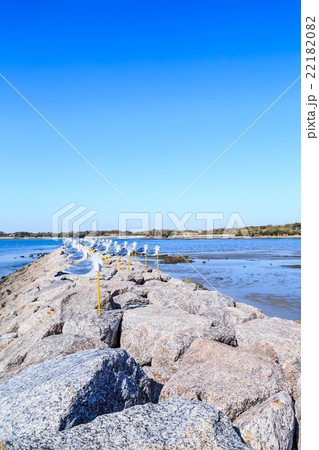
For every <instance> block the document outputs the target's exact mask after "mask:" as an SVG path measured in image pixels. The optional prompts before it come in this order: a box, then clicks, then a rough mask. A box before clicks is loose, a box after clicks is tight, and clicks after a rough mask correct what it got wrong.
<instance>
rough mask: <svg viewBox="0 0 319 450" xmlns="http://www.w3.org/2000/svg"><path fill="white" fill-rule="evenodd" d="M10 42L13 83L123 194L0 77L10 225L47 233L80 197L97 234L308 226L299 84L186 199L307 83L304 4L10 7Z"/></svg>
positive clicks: (6, 31)
mask: <svg viewBox="0 0 319 450" xmlns="http://www.w3.org/2000/svg"><path fill="white" fill-rule="evenodd" d="M0 46H1V50H0V51H1V69H0V72H1V73H2V74H3V76H5V77H6V78H7V79H8V80H9V81H10V82H11V83H12V84H13V85H14V86H15V87H16V88H17V89H18V90H19V91H20V92H21V93H22V94H23V95H24V96H25V97H26V98H27V99H28V100H29V101H30V102H31V103H32V104H33V105H34V106H35V107H36V108H37V109H38V110H39V111H40V112H41V114H43V116H45V117H46V118H47V119H48V120H49V121H50V122H51V123H52V124H53V125H54V126H55V127H56V128H57V129H58V130H59V131H60V132H61V133H62V134H63V135H64V136H65V137H66V138H67V139H68V140H69V141H70V142H71V143H72V144H73V145H74V146H75V147H76V148H77V149H78V150H79V151H80V152H81V153H82V154H83V155H84V156H85V157H86V158H87V159H88V160H89V161H90V162H91V163H92V164H93V165H94V166H95V167H96V168H97V169H98V170H99V171H100V172H101V173H102V174H103V175H104V176H105V177H106V178H107V179H109V180H110V181H111V183H113V184H114V185H115V186H116V187H117V189H118V190H119V191H120V192H121V193H122V194H123V195H124V196H125V200H124V199H122V198H121V197H120V196H119V195H118V194H117V193H116V192H115V191H114V190H113V189H112V188H111V187H110V186H109V185H108V184H107V183H106V182H105V181H104V180H103V179H102V178H101V177H100V176H99V175H97V174H96V172H95V171H94V170H93V169H92V168H91V167H90V166H89V165H88V164H87V163H86V162H85V161H84V160H83V159H82V158H81V157H80V156H79V155H77V154H76V152H75V151H74V150H73V149H72V148H71V147H70V146H68V144H67V143H66V142H65V141H64V140H63V139H62V138H61V137H60V136H59V135H58V134H57V133H56V132H55V131H54V130H52V129H51V128H50V127H49V126H48V124H47V123H45V121H44V120H43V119H42V118H41V117H39V116H38V115H37V114H36V113H35V112H34V111H33V110H32V109H31V108H30V106H29V105H28V104H27V103H26V102H25V101H23V100H22V99H21V98H20V97H19V96H18V95H17V94H16V93H15V92H14V91H13V90H12V88H10V86H8V85H7V84H6V83H5V81H4V80H3V79H0V123H1V141H0V142H1V178H0V183H1V200H0V207H1V221H0V230H2V231H17V230H29V231H50V230H51V216H52V214H53V213H54V212H55V211H57V210H58V209H59V208H62V207H63V206H64V205H66V204H68V203H70V202H76V203H78V204H79V205H85V206H87V207H88V208H89V209H96V210H97V211H98V212H99V213H98V225H99V228H100V229H111V228H117V224H118V213H119V212H149V213H150V214H151V217H152V215H153V213H154V212H163V213H164V214H165V213H166V212H175V213H176V215H177V216H182V215H183V214H184V213H185V212H193V213H195V212H223V213H224V216H225V221H226V220H227V218H228V217H229V214H230V213H231V212H239V213H240V214H241V217H242V218H243V220H244V222H245V223H246V224H247V225H259V224H268V223H273V224H283V223H288V222H295V221H299V220H300V186H299V184H300V81H298V83H296V85H294V86H293V87H292V88H291V90H289V92H287V94H286V95H285V96H284V97H282V98H281V99H280V100H279V101H278V103H276V104H275V105H274V106H273V108H271V110H270V111H269V112H267V114H266V115H265V116H264V117H262V118H261V119H260V121H258V123H257V124H256V125H254V127H253V128H252V129H251V130H249V131H248V133H247V134H246V135H245V136H244V137H243V138H242V139H241V140H240V141H239V142H238V143H236V144H235V145H234V147H232V148H231V149H230V150H229V151H228V152H227V154H226V155H225V156H223V157H222V158H221V159H220V161H219V162H218V163H217V164H216V165H215V166H214V167H212V168H211V169H210V170H209V171H208V172H207V173H206V174H205V175H204V176H203V177H202V178H201V179H200V180H199V181H198V182H197V183H196V184H195V185H194V186H193V187H192V188H191V189H190V190H189V191H188V192H187V193H186V194H185V195H184V196H183V197H182V198H181V199H179V200H178V197H179V196H180V194H181V193H182V192H183V191H184V189H186V188H187V186H189V185H190V183H192V182H193V181H194V179H196V178H197V177H198V176H199V175H200V174H201V173H202V172H203V171H204V170H205V169H206V168H207V167H208V166H209V165H210V164H211V163H212V162H213V161H214V160H215V159H216V158H217V157H218V156H219V155H220V154H221V153H223V152H224V150H225V149H226V148H227V147H228V146H229V145H230V144H231V143H232V142H233V141H234V140H235V139H236V138H237V137H238V136H239V135H240V134H241V133H242V132H243V131H244V130H245V129H246V128H247V127H248V126H249V125H250V124H251V123H252V122H253V121H254V120H255V119H256V118H257V117H258V116H259V115H260V114H261V113H263V111H264V110H265V109H266V108H267V107H268V106H269V105H270V104H271V103H272V102H273V101H274V100H275V99H276V98H277V97H278V96H279V95H280V94H281V93H282V92H283V91H284V90H285V89H286V88H287V87H288V86H289V85H290V84H291V83H292V82H293V81H295V80H296V78H297V77H298V76H299V75H300V5H299V2H297V1H279V2H278V1H272V0H270V1H269V0H267V1H265V0H264V1H263V2H261V1H257V2H256V1H254V2H253V1H245V2H238V1H229V2H227V6H226V4H225V3H222V2H214V1H197V2H187V1H186V2H185V1H175V2H168V1H161V2H159V1H157V2H155V1H154V2H150V1H136V2H130V1H118V2H110V1H100V2H97V1H91V2H79V1H77V2H73V1H69V2H59V1H56V2H40V1H30V2H24V1H23V2H22V1H20V2H18V1H11V2H6V3H4V2H3V3H2V5H1V14H0ZM225 221H220V222H217V223H216V225H217V226H222V225H224V224H225ZM164 226H166V227H170V226H171V224H170V221H169V219H165V221H164ZM188 226H189V228H199V227H200V226H201V223H198V222H197V221H195V220H194V219H193V218H192V219H191V220H190V221H189V222H188ZM84 228H85V226H84Z"/></svg>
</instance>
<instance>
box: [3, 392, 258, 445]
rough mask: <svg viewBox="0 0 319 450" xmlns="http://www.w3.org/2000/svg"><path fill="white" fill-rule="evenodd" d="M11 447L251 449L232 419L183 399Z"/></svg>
mask: <svg viewBox="0 0 319 450" xmlns="http://www.w3.org/2000/svg"><path fill="white" fill-rule="evenodd" d="M6 444H7V448H8V449H15V450H27V449H28V450H29V449H35V448H36V449H40V450H41V449H47V450H49V449H52V450H53V449H54V450H59V449H61V450H62V449H63V450H64V449H70V450H75V449H76V450H80V449H81V450H84V449H85V450H87V449H97V450H102V449H103V450H104V449H110V450H115V449H121V448H123V449H129V450H150V449H166V450H173V449H174V450H175V449H179V450H186V449H198V450H199V449H201V450H211V449H214V450H230V449H231V450H244V449H248V448H249V447H247V445H245V444H244V443H243V442H242V441H241V439H240V438H239V436H238V435H237V433H236V431H235V429H234V428H233V426H232V424H231V422H230V420H229V419H228V417H227V416H226V415H225V414H223V413H221V412H220V411H218V410H216V409H215V408H213V407H212V406H209V405H205V404H204V403H199V402H191V401H188V400H183V399H170V400H168V401H167V402H165V403H162V404H159V405H154V404H150V403H149V404H147V405H143V406H134V407H133V408H130V409H126V410H125V411H122V412H118V413H115V414H109V415H103V416H99V417H97V418H96V419H95V420H93V422H90V423H86V424H83V425H78V426H76V427H74V428H71V429H68V430H65V431H61V432H60V433H57V434H54V435H51V436H50V435H48V434H45V435H44V436H42V437H41V438H38V437H35V436H28V435H23V436H20V437H19V438H15V437H13V438H11V439H10V440H9V441H7V442H6Z"/></svg>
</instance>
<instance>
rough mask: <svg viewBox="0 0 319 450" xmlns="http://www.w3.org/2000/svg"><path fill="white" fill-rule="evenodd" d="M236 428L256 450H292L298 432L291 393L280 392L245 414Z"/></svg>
mask: <svg viewBox="0 0 319 450" xmlns="http://www.w3.org/2000/svg"><path fill="white" fill-rule="evenodd" d="M233 425H234V426H235V427H236V428H238V430H239V435H240V436H241V438H242V439H243V441H244V442H246V444H247V445H249V446H250V447H252V448H253V449H254V450H263V449H268V448H271V449H273V450H291V448H292V445H293V438H294V431H295V417H294V408H293V404H292V400H291V398H290V396H289V395H288V394H287V392H284V391H281V392H278V393H277V394H275V395H272V396H271V397H270V398H269V399H268V400H266V401H265V402H263V403H261V404H260V405H257V406H254V407H253V408H250V409H249V410H248V411H246V412H244V413H243V414H242V415H240V416H239V417H238V418H237V419H236V420H235V422H234V423H233Z"/></svg>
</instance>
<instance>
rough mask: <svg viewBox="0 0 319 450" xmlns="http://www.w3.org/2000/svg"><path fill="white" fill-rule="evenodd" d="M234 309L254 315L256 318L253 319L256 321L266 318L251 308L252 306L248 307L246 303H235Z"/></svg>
mask: <svg viewBox="0 0 319 450" xmlns="http://www.w3.org/2000/svg"><path fill="white" fill-rule="evenodd" d="M236 308H237V309H240V310H242V311H248V312H251V313H254V315H255V316H256V317H254V318H257V319H264V318H265V317H267V316H265V314H263V312H262V311H261V309H259V308H256V307H255V306H252V305H248V304H247V303H241V302H236Z"/></svg>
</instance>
